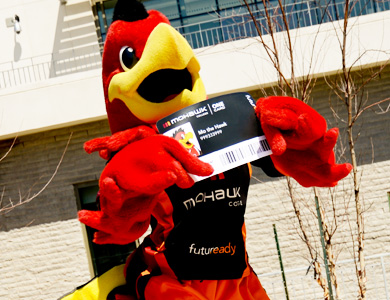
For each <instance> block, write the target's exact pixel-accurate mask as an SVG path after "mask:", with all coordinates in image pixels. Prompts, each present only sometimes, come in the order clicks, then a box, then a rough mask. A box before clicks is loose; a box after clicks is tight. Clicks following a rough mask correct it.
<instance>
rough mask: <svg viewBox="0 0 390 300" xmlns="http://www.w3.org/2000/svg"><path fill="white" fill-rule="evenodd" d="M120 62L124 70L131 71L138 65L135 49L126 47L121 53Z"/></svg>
mask: <svg viewBox="0 0 390 300" xmlns="http://www.w3.org/2000/svg"><path fill="white" fill-rule="evenodd" d="M119 61H120V62H121V66H122V68H123V70H125V71H127V70H130V69H131V68H132V67H134V65H135V64H136V63H137V61H138V60H137V58H136V57H135V53H134V50H133V48H131V47H128V46H124V47H122V49H121V51H120V52H119Z"/></svg>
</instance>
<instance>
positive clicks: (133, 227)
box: [79, 135, 213, 243]
mask: <svg viewBox="0 0 390 300" xmlns="http://www.w3.org/2000/svg"><path fill="white" fill-rule="evenodd" d="M188 173H192V174H195V175H199V176H208V175H211V174H212V173H213V168H212V167H211V166H210V165H209V164H206V163H204V162H202V161H200V160H199V159H198V158H197V157H195V156H193V155H191V154H190V153H188V152H187V150H186V149H185V148H184V147H183V146H182V145H180V143H179V142H178V141H176V140H174V139H172V138H169V137H166V136H162V135H154V136H149V137H146V138H144V139H142V140H138V141H136V142H134V143H131V144H129V145H127V146H126V147H125V148H123V149H122V150H120V151H119V152H118V153H117V154H116V155H115V156H114V157H113V158H112V159H111V161H110V162H109V163H108V164H107V166H106V167H105V169H104V170H103V172H102V175H101V177H100V199H101V211H97V212H89V211H80V212H79V219H80V221H81V222H83V223H85V224H86V225H88V226H90V227H93V228H96V229H98V230H100V231H101V232H100V233H99V232H97V234H96V235H95V242H96V243H108V242H115V243H128V242H131V241H133V240H135V239H137V238H138V237H139V236H141V235H142V234H143V233H144V232H145V231H146V229H147V228H148V225H149V221H150V214H151V212H152V210H153V208H154V206H155V204H156V202H157V201H160V200H162V199H164V200H165V197H167V195H166V194H165V192H164V190H165V189H166V188H168V187H169V186H171V185H173V184H177V185H178V186H179V187H180V188H188V187H190V186H192V185H193V183H194V181H193V179H192V178H191V177H189V175H188Z"/></svg>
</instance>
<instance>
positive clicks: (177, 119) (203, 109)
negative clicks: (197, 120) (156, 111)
mask: <svg viewBox="0 0 390 300" xmlns="http://www.w3.org/2000/svg"><path fill="white" fill-rule="evenodd" d="M200 114H207V107H206V106H203V107H199V108H197V109H194V110H191V111H189V112H187V113H185V114H182V115H180V116H177V117H175V118H173V119H171V120H170V121H168V122H166V123H164V125H163V126H165V125H166V127H169V126H171V125H173V124H176V123H177V122H180V121H183V120H185V119H188V118H191V117H194V116H198V115H200ZM168 123H169V124H168ZM166 127H164V128H166Z"/></svg>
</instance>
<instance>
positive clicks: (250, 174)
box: [248, 163, 253, 177]
mask: <svg viewBox="0 0 390 300" xmlns="http://www.w3.org/2000/svg"><path fill="white" fill-rule="evenodd" d="M248 168H249V177H252V172H253V170H252V165H251V164H250V163H248Z"/></svg>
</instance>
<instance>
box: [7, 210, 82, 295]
mask: <svg viewBox="0 0 390 300" xmlns="http://www.w3.org/2000/svg"><path fill="white" fill-rule="evenodd" d="M42 210H44V209H43V208H42ZM26 217H27V216H26ZM0 257H1V259H0V268H1V276H0V298H1V299H4V300H11V299H12V300H22V299H25V300H27V299H29V300H47V299H58V298H59V297H60V296H62V295H64V294H66V293H68V292H70V291H72V290H73V289H74V288H75V287H76V286H77V285H80V284H81V283H84V282H87V281H88V280H89V279H90V273H89V266H88V260H87V253H86V251H85V245H84V241H83V235H82V228H81V225H80V224H79V223H78V221H77V220H76V219H73V220H67V221H58V222H52V223H46V224H41V225H38V226H31V227H24V228H20V229H14V230H11V231H9V232H0Z"/></svg>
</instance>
